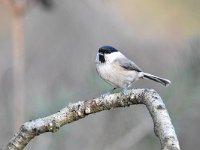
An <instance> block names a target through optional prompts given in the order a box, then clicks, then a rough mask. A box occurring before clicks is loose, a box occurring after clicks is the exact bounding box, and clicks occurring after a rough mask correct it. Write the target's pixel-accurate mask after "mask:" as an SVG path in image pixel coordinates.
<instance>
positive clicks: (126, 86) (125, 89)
mask: <svg viewBox="0 0 200 150" xmlns="http://www.w3.org/2000/svg"><path fill="white" fill-rule="evenodd" d="M129 86H130V84H125V85H124V87H123V89H122V92H121V94H122V95H126V94H127V91H128V87H129Z"/></svg>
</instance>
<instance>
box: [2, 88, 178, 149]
mask: <svg viewBox="0 0 200 150" xmlns="http://www.w3.org/2000/svg"><path fill="white" fill-rule="evenodd" d="M135 104H144V105H146V107H147V109H148V110H149V113H150V114H151V117H152V119H153V122H154V131H155V134H156V136H157V137H158V138H159V139H160V143H161V149H162V150H180V147H179V142H178V139H177V136H176V133H175V130H174V127H173V125H172V123H171V119H170V117H169V114H168V112H167V109H166V107H165V105H164V103H163V101H162V99H161V97H160V96H159V94H158V93H157V92H155V91H154V90H149V89H135V90H129V91H128V92H127V94H126V95H122V94H120V93H115V94H110V95H107V96H105V97H103V98H102V97H100V98H95V99H91V100H86V101H81V102H77V103H74V104H69V105H68V106H67V107H65V108H63V109H62V110H60V111H59V112H57V113H55V114H53V115H50V116H47V117H45V118H40V119H37V120H33V121H29V122H26V123H24V124H23V125H22V126H21V128H20V129H19V131H18V132H17V133H16V134H15V135H14V137H13V138H12V139H11V140H10V141H9V143H8V144H7V145H6V147H5V148H3V150H22V149H24V148H25V146H26V145H27V144H28V143H29V142H30V140H32V139H33V138H34V137H35V136H38V135H40V134H42V133H45V132H56V131H57V130H58V129H59V128H60V127H62V126H63V125H65V124H68V123H71V122H74V121H76V120H79V119H81V118H84V117H86V116H87V115H89V114H93V113H97V112H100V111H103V110H109V109H111V108H117V107H127V106H130V105H135Z"/></svg>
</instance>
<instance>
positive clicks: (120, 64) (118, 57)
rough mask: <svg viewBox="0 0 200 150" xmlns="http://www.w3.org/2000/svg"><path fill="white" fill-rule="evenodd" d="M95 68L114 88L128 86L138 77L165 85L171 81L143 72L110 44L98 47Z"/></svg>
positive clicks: (125, 88)
mask: <svg viewBox="0 0 200 150" xmlns="http://www.w3.org/2000/svg"><path fill="white" fill-rule="evenodd" d="M96 70H97V72H98V74H99V75H100V77H101V78H102V79H104V80H105V81H106V82H108V83H109V84H111V85H112V86H113V87H114V88H113V90H114V89H116V88H123V92H126V91H127V90H128V88H129V87H130V86H131V85H132V84H133V83H134V82H136V81H137V80H139V79H143V78H144V79H150V80H153V81H155V82H158V83H161V84H163V85H165V86H167V85H169V84H170V83H171V81H169V80H168V79H164V78H160V77H158V76H155V75H152V74H149V73H145V72H143V71H142V70H141V69H140V68H139V67H138V66H137V65H136V64H135V63H134V62H133V61H131V60H130V59H128V58H127V57H126V56H124V55H123V54H122V53H121V52H119V51H118V50H117V49H115V48H114V47H112V46H103V47H101V48H99V51H98V53H97V56H96Z"/></svg>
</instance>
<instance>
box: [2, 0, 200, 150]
mask: <svg viewBox="0 0 200 150" xmlns="http://www.w3.org/2000/svg"><path fill="white" fill-rule="evenodd" d="M199 27H200V1H198V0H175V1H174V0H167V1H160V0H151V1H148V0H107V1H106V0H73V1H72V0H59V1H53V0H21V1H20V0H15V1H12V0H0V147H1V146H3V145H5V144H6V143H7V142H8V140H9V139H10V138H11V137H12V136H13V134H14V133H15V132H16V130H17V129H18V128H19V125H20V124H22V122H25V121H28V120H33V119H36V118H39V117H44V116H47V115H50V114H52V113H55V112H57V111H58V110H59V109H61V108H63V107H64V106H66V105H67V104H69V103H73V102H77V101H80V100H86V99H90V98H93V97H97V96H99V95H100V94H102V93H105V92H107V91H109V90H110V89H111V87H110V86H109V85H108V84H107V83H105V82H104V81H102V80H101V79H100V77H99V76H98V75H97V73H96V70H95V63H94V62H95V57H96V52H97V51H98V48H99V47H100V46H102V45H112V46H114V47H116V48H117V49H119V50H121V51H122V52H123V53H124V54H125V55H127V56H129V58H130V59H132V60H134V61H135V62H136V64H138V66H140V68H142V70H144V71H146V72H149V73H152V74H155V75H159V76H161V77H165V78H168V79H170V80H171V81H172V84H171V85H170V86H169V87H167V88H166V87H164V86H162V85H160V84H157V83H154V82H152V81H148V80H140V81H139V82H137V83H136V84H135V86H134V88H153V89H155V90H156V91H158V92H159V94H160V95H161V97H162V98H163V100H164V102H165V104H166V106H167V108H168V111H169V113H170V116H171V119H172V122H173V124H174V126H175V128H176V132H177V135H178V138H179V140H180V145H181V149H183V150H187V149H192V150H198V149H199V147H200V140H199V134H200V130H199V127H200V111H199V107H200V100H199V97H200V92H199V91H200V67H199V64H200V28H199ZM127 138H128V139H129V140H130V141H131V142H130V141H128V140H127ZM26 149H27V150H54V149H61V150H62V149H71V150H79V149H82V150H145V149H148V150H159V149H160V144H159V139H158V138H157V137H155V135H154V132H153V124H152V120H151V117H150V115H149V113H148V111H147V109H146V108H145V106H143V105H137V106H136V105H135V106H131V107H129V108H125V109H124V108H119V109H115V110H111V111H105V112H100V113H97V114H94V115H90V116H88V117H86V118H84V119H82V120H79V121H76V122H74V123H71V124H68V125H66V126H64V127H62V128H61V129H60V130H59V131H58V132H56V133H54V134H52V133H46V134H43V135H41V136H39V137H36V138H35V139H34V140H32V141H31V142H30V143H29V144H28V146H27V147H26Z"/></svg>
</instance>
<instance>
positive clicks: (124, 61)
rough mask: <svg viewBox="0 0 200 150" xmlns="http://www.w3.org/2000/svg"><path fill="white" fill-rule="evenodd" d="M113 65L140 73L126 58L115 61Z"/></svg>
mask: <svg viewBox="0 0 200 150" xmlns="http://www.w3.org/2000/svg"><path fill="white" fill-rule="evenodd" d="M114 63H117V64H118V65H119V66H121V67H122V68H124V69H126V70H135V71H138V72H141V71H142V70H141V69H140V68H139V67H138V66H137V65H136V64H135V63H134V62H132V61H131V60H129V59H128V58H120V59H115V60H114Z"/></svg>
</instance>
